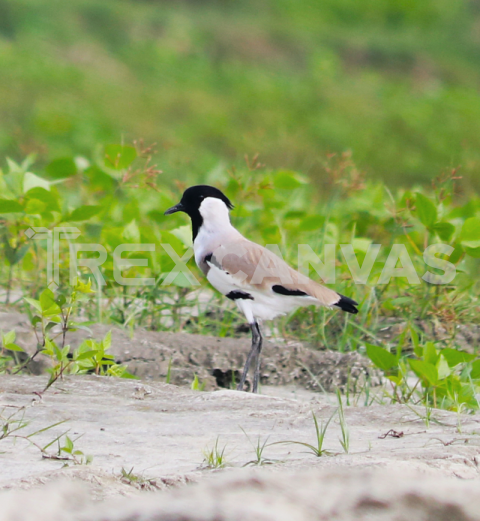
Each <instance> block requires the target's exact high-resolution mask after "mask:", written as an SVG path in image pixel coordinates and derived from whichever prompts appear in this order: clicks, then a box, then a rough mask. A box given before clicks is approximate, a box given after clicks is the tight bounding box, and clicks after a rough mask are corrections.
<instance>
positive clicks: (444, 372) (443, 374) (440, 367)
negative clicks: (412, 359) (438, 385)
mask: <svg viewBox="0 0 480 521" xmlns="http://www.w3.org/2000/svg"><path fill="white" fill-rule="evenodd" d="M436 367H437V374H438V379H439V380H443V379H445V378H447V377H448V376H450V374H451V372H452V370H451V369H450V367H449V366H448V363H447V361H446V360H445V358H444V357H443V356H442V355H440V356H439V357H438V362H437V364H436Z"/></svg>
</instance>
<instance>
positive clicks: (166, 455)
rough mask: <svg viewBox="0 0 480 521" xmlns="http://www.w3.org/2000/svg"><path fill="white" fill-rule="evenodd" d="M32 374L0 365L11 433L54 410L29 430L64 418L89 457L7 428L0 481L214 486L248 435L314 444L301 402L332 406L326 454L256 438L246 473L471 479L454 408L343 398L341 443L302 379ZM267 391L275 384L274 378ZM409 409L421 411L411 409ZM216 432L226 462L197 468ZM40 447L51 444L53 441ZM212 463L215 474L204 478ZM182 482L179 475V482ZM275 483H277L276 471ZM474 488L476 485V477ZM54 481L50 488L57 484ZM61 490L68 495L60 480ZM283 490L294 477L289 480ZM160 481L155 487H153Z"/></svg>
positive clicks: (111, 489) (470, 447)
mask: <svg viewBox="0 0 480 521" xmlns="http://www.w3.org/2000/svg"><path fill="white" fill-rule="evenodd" d="M44 383H45V377H44V376H30V377H28V376H8V377H6V376H4V377H2V378H1V380H0V390H1V395H0V404H1V408H2V409H3V411H4V412H3V414H7V413H9V414H11V412H14V411H15V410H18V409H16V408H18V407H22V406H26V409H25V416H24V419H25V420H27V421H28V422H29V424H28V426H27V427H25V429H22V430H20V431H18V432H17V433H18V434H21V435H24V434H27V433H31V432H35V431H37V430H39V429H43V428H45V427H48V426H49V425H53V424H55V423H57V422H59V421H65V423H63V424H61V425H58V426H57V427H54V428H52V429H49V430H47V431H44V432H42V433H40V434H38V435H35V436H33V437H32V440H34V441H35V442H36V443H37V444H39V445H41V446H44V445H46V444H47V443H49V442H50V441H52V440H53V439H55V438H56V436H58V435H60V434H62V433H63V432H65V431H67V430H68V431H69V433H68V434H69V436H70V437H72V438H76V437H78V436H81V437H80V438H79V439H78V440H77V441H76V442H75V448H76V449H78V450H80V451H82V452H83V453H84V454H88V455H91V456H93V462H92V464H91V465H89V466H77V465H72V464H70V465H69V466H68V467H64V464H65V463H68V462H63V461H57V460H52V459H43V458H42V457H41V453H40V451H39V450H38V449H37V448H36V447H34V446H32V445H31V444H29V443H28V442H27V441H25V440H23V439H17V440H13V439H12V438H10V437H7V438H6V439H3V440H0V451H1V453H0V461H1V469H2V471H1V473H0V488H2V489H4V490H8V489H15V490H18V489H30V488H32V487H33V488H34V489H35V487H38V486H44V484H46V483H47V484H48V483H49V482H51V481H55V480H57V479H59V478H70V479H75V480H76V481H77V482H83V483H85V484H86V485H85V486H86V488H85V492H84V494H85V496H84V500H83V502H82V504H84V503H85V501H86V502H87V503H88V501H90V500H91V499H96V500H99V499H100V500H104V501H105V500H108V499H109V498H110V499H111V498H118V497H119V496H125V495H128V496H130V495H134V496H136V495H138V494H139V493H141V492H139V490H141V489H146V490H155V489H157V490H158V489H169V488H171V487H175V486H179V485H183V484H185V483H190V482H202V483H204V482H205V483H207V482H208V483H213V484H210V485H208V486H214V487H215V486H219V485H218V481H216V480H218V479H220V478H221V479H220V482H221V483H224V482H225V483H227V482H230V481H228V480H232V479H233V480H235V479H241V480H246V481H247V482H249V480H250V479H252V478H251V475H250V474H248V473H247V474H246V473H245V468H243V467H245V466H248V464H249V462H252V461H253V460H254V459H255V454H254V448H253V445H255V444H256V443H257V440H261V442H263V441H265V440H267V438H268V443H273V442H286V441H303V442H307V443H311V444H315V431H314V425H313V421H312V412H314V413H315V414H316V415H317V417H318V418H319V420H323V421H326V420H327V419H328V418H330V417H331V416H332V415H333V420H332V422H331V424H330V426H329V428H328V430H327V435H326V439H325V448H326V449H328V450H329V452H330V455H325V456H322V457H316V456H314V455H312V454H311V453H309V452H308V449H306V448H305V447H303V446H301V445H295V444H290V443H277V444H275V445H268V446H267V447H266V448H265V451H264V453H263V458H264V459H267V460H269V461H266V462H265V463H270V464H266V465H263V466H262V467H260V468H257V469H256V470H255V471H254V472H255V476H260V477H257V478H255V479H260V480H266V483H270V482H271V480H273V482H275V483H277V481H278V480H281V476H285V479H287V480H289V479H293V478H291V477H290V478H288V476H292V475H303V473H304V472H307V471H308V472H313V471H314V472H316V474H315V476H316V478H315V479H320V480H322V479H325V475H330V474H328V473H332V472H333V473H334V474H335V472H340V474H335V475H336V476H339V475H341V474H342V472H344V473H345V475H350V473H351V472H355V475H358V476H362V475H363V474H362V473H361V472H360V471H362V472H363V471H365V469H367V470H368V471H369V472H374V474H373V477H371V478H368V479H372V480H375V479H377V478H376V477H375V476H376V474H375V472H379V471H381V472H393V477H392V479H393V480H396V481H398V480H400V481H402V479H403V478H402V476H405V475H406V476H407V477H408V476H410V475H411V474H412V473H414V475H415V476H417V477H416V478H415V479H419V478H418V475H419V474H420V475H421V476H422V479H423V478H425V479H427V478H428V480H430V481H429V482H431V483H434V482H435V479H438V478H443V477H454V478H457V479H456V481H458V478H461V479H462V480H473V481H475V482H477V480H478V475H479V472H478V463H480V456H479V454H480V450H479V449H480V425H479V418H478V417H476V416H467V415H464V416H461V417H458V416H457V415H456V414H454V413H448V412H444V411H435V413H434V417H433V421H431V423H430V426H429V427H428V428H427V427H426V425H425V423H424V421H423V420H422V419H420V418H419V416H418V415H417V414H415V412H413V411H412V410H411V409H409V408H408V407H406V406H401V405H397V406H375V405H373V406H370V407H361V406H358V407H353V406H350V407H345V416H346V422H347V425H348V429H349V434H350V447H349V453H348V454H345V453H344V451H343V449H342V447H341V444H340V441H339V438H340V437H341V429H340V423H339V420H338V415H336V414H335V411H336V407H335V406H332V405H330V404H328V403H327V401H328V399H329V397H328V396H324V395H320V394H316V395H314V394H313V393H309V392H308V391H305V390H301V391H300V392H299V393H292V392H291V391H292V390H290V391H288V390H287V392H286V393H285V392H284V393H281V394H283V395H285V394H287V395H289V397H286V396H270V395H268V394H267V395H265V394H264V395H253V394H250V393H242V392H237V391H230V390H219V391H214V392H199V391H192V390H190V389H185V388H179V387H176V386H173V385H168V384H161V383H156V384H145V383H141V382H139V381H133V380H121V379H114V378H107V377H96V376H72V377H68V378H67V379H66V380H64V381H63V382H60V383H58V384H57V385H55V386H54V387H53V388H52V389H51V390H49V391H48V392H47V393H46V394H45V395H44V397H43V399H41V400H40V399H38V397H37V396H36V395H35V394H33V393H35V392H36V391H38V390H40V389H41V388H42V387H43V385H44ZM267 391H268V393H273V394H275V388H268V390H267ZM0 410H1V409H0ZM416 410H417V413H418V414H420V415H422V414H424V411H423V410H422V409H416ZM459 430H460V431H461V432H459ZM244 431H245V432H244ZM247 435H248V438H247ZM396 436H400V437H396ZM217 438H218V446H219V448H223V447H224V446H226V449H225V458H226V460H227V462H228V466H227V468H226V469H224V470H220V471H218V470H216V471H214V470H211V469H206V468H203V467H204V461H203V460H204V453H205V452H208V451H209V450H211V449H212V448H213V446H214V444H215V442H216V440H217ZM14 441H15V443H14ZM47 451H48V452H49V453H50V454H52V455H54V454H55V453H56V448H55V445H52V446H51V447H50V448H49V449H47ZM122 468H123V469H125V470H127V471H130V470H131V469H133V471H132V476H133V475H135V476H136V477H135V479H134V480H133V481H132V480H128V479H125V478H122V474H121V470H122ZM358 472H360V474H358ZM237 473H238V474H237ZM258 473H260V474H258ZM292 473H293V474H292ZM325 473H327V474H325ZM212 474H215V475H216V480H215V479H214V480H213V481H212V482H210V478H211V475H212ZM369 475H370V476H371V474H369ZM235 476H237V477H235ZM322 476H323V477H322ZM207 478H208V479H207ZM227 478H228V479H227ZM295 479H296V478H295ZM295 479H294V482H295ZM336 479H340V478H338V477H337V478H336ZM359 479H360V481H361V480H362V479H365V478H364V477H363V478H359ZM411 479H414V478H408V479H407V481H406V483H408V482H411ZM225 480H227V481H225ZM276 480H277V481H276ZM420 481H422V480H420ZM278 483H280V482H278ZM278 483H277V484H278ZM406 483H404V485H405V484H406ZM62 486H63V485H62ZM65 486H66V485H65ZM191 486H192V485H187V489H189V487H191ZM203 486H207V485H203ZM282 486H287V485H286V482H284V483H283V485H282ZM289 486H292V485H291V484H290V485H289ZM181 488H182V489H184V487H181ZM247 488H248V487H247ZM254 488H255V487H254ZM274 488H275V487H274ZM478 488H479V491H480V482H479V483H478ZM80 489H82V488H81V487H80ZM52 490H53V489H52ZM55 490H59V489H58V486H57V485H55ZM61 490H63V489H61ZM65 490H67V492H66V494H67V496H68V494H70V493H69V492H68V486H67V489H65ZM295 490H296V486H294V487H293V488H292V491H295ZM257 492H258V491H257ZM31 493H32V494H33V493H34V492H33V491H32V492H31ZM164 493H167V492H162V493H160V492H157V494H160V495H162V494H164ZM168 493H170V492H168ZM70 495H71V494H70ZM0 497H3V498H8V497H9V495H8V494H7V496H0ZM85 498H88V500H86V499H85ZM112 501H113V499H112ZM292 501H293V500H292ZM312 501H313V499H312ZM154 503H155V501H154ZM2 504H4V505H8V504H9V503H8V501H5V502H4V503H2V501H1V500H0V519H2V521H3V519H9V520H10V519H15V518H14V517H10V518H9V517H3V518H2V516H1V513H2V507H1V505H2ZM114 504H117V503H116V502H114ZM20 505H21V503H20ZM17 506H19V504H18V503H17ZM82 508H83V507H82ZM152 508H154V507H152ZM5 515H6V514H5ZM132 515H133V514H132ZM479 515H480V510H479ZM22 519H23V518H22ZM32 519H36V518H34V517H32ZM72 519H76V518H72ZM79 519H80V518H79ZM102 519H104V518H102ZM108 519H110V518H108ZM112 519H117V518H113V517H112ZM118 519H132V520H133V519H137V518H135V517H131V518H123V517H118ZM142 519H143V518H142ZM145 519H149V518H145ZM152 519H164V518H163V517H158V518H157V517H155V518H153V517H152ZM165 519H171V518H170V517H165ZM179 519H180V518H179ZM181 519H189V518H181ZM192 519H197V518H192ZM199 519H200V518H199ZM202 519H216V518H210V517H208V516H207V517H205V518H202ZM219 519H223V518H222V517H220V518H219ZM225 519H230V517H226V518H225ZM232 519H236V518H232ZM238 519H243V517H238ZM266 519H270V518H269V517H267V518H266ZM272 519H275V517H273V518H272ZM382 519H383V518H382ZM462 519H463V518H462ZM465 519H469V518H465ZM475 519H476V518H475ZM479 519H480V517H479Z"/></svg>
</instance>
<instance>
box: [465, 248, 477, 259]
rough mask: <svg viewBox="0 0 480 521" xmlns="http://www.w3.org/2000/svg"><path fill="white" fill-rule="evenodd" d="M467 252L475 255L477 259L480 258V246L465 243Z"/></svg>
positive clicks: (471, 255) (472, 255)
mask: <svg viewBox="0 0 480 521" xmlns="http://www.w3.org/2000/svg"><path fill="white" fill-rule="evenodd" d="M464 249H465V253H466V254H467V255H470V257H474V258H475V259H478V258H480V246H478V247H477V248H470V247H468V246H466V245H464Z"/></svg>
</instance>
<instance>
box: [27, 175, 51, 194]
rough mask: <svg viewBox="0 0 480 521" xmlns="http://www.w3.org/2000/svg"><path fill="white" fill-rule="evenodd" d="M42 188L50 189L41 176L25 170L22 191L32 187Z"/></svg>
mask: <svg viewBox="0 0 480 521" xmlns="http://www.w3.org/2000/svg"><path fill="white" fill-rule="evenodd" d="M37 187H40V188H44V189H45V190H50V183H49V182H48V181H47V180H46V179H43V178H42V177H39V176H38V175H36V174H32V173H31V172H27V173H26V174H25V177H24V178H23V191H24V192H28V191H29V190H31V189H32V188H37Z"/></svg>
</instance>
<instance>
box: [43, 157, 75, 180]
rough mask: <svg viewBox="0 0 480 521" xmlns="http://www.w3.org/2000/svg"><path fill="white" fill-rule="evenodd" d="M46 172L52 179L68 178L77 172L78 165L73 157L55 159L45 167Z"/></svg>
mask: <svg viewBox="0 0 480 521" xmlns="http://www.w3.org/2000/svg"><path fill="white" fill-rule="evenodd" d="M45 172H46V173H47V174H48V176H49V177H51V178H52V179H66V178H67V177H72V176H74V175H75V174H76V173H77V165H76V164H75V161H74V160H73V159H72V158H71V157H63V158H60V159H54V160H53V161H52V162H51V163H49V164H48V165H47V166H46V167H45Z"/></svg>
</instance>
